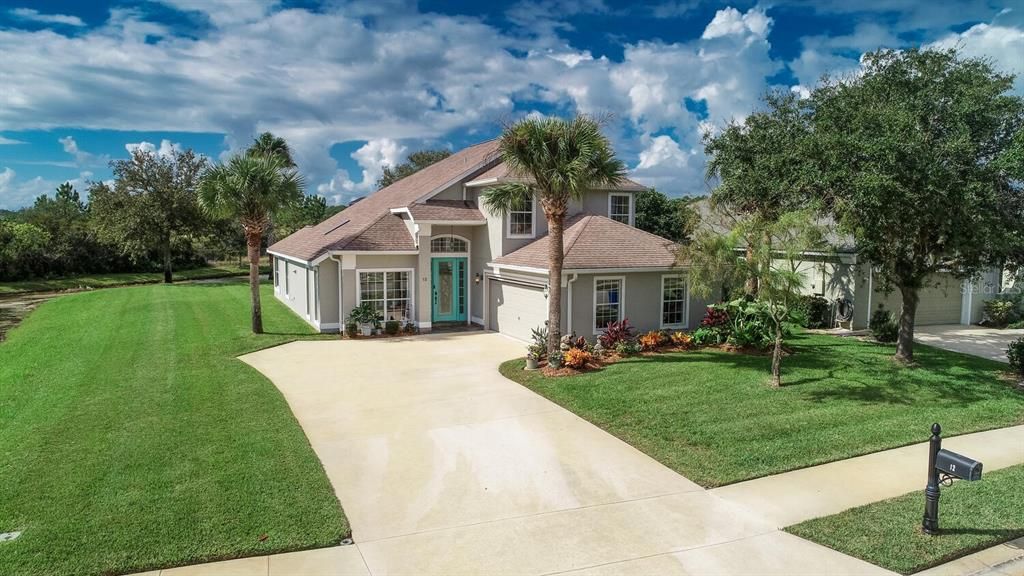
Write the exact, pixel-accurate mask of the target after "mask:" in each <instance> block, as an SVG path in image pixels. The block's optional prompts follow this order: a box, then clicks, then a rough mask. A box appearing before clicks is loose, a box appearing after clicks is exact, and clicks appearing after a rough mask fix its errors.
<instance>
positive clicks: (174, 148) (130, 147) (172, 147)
mask: <svg viewBox="0 0 1024 576" xmlns="http://www.w3.org/2000/svg"><path fill="white" fill-rule="evenodd" d="M124 149H125V150H127V151H128V153H129V154H134V153H135V151H136V150H141V151H143V152H149V153H150V154H153V153H155V154H156V155H157V156H160V157H167V156H170V155H171V154H173V153H174V152H180V151H181V144H179V143H177V142H171V141H170V140H168V139H166V138H164V139H163V140H161V141H160V146H159V147H158V146H157V145H156V144H153V143H152V142H146V141H145V140H143V141H142V142H129V143H128V144H125V145H124Z"/></svg>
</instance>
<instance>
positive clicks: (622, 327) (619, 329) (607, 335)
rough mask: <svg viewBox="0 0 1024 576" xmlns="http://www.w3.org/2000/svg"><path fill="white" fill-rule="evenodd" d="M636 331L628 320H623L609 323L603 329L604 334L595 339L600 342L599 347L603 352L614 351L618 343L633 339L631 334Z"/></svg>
mask: <svg viewBox="0 0 1024 576" xmlns="http://www.w3.org/2000/svg"><path fill="white" fill-rule="evenodd" d="M635 332H636V330H635V329H634V328H633V326H632V325H631V324H630V323H629V318H624V319H622V320H619V321H617V322H611V323H609V324H608V326H607V327H605V329H604V332H603V333H602V334H601V335H600V336H598V337H597V339H598V341H600V342H601V346H603V347H604V349H605V350H613V349H615V345H616V344H618V343H619V342H625V341H628V340H632V339H633V334H634V333H635Z"/></svg>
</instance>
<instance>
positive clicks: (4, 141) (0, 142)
mask: <svg viewBox="0 0 1024 576" xmlns="http://www.w3.org/2000/svg"><path fill="white" fill-rule="evenodd" d="M12 144H24V142H22V141H21V140H14V139H13V138H4V137H3V136H0V146H10V145H12Z"/></svg>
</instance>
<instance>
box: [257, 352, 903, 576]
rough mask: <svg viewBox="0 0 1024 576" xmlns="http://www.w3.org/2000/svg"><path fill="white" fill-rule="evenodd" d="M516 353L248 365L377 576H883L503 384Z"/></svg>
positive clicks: (309, 358)
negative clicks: (292, 426)
mask: <svg viewBox="0 0 1024 576" xmlns="http://www.w3.org/2000/svg"><path fill="white" fill-rule="evenodd" d="M522 354H523V345H522V343H519V342H515V341H512V340H509V339H507V338H505V337H504V336H500V335H498V334H494V333H465V334H440V335H431V336H423V337H416V338H409V339H388V340H364V341H339V340H335V341H320V342H295V343H292V344H287V345H284V346H279V347H276V348H271V349H268V350H263V351H261V352H257V353H254V354H250V355H247V356H245V357H243V358H242V359H243V360H244V361H245V362H247V363H249V364H251V365H252V366H254V367H255V368H257V369H258V370H260V371H261V372H263V373H264V374H266V375H267V376H268V377H269V378H270V379H271V380H272V381H273V382H274V383H275V384H276V385H277V386H278V388H279V389H280V390H281V392H282V393H283V394H284V396H285V398H286V399H287V400H288V403H289V404H290V405H291V407H292V410H293V411H294V413H295V415H296V417H297V418H298V420H299V422H300V423H301V424H302V427H303V429H304V430H305V431H306V434H307V436H308V437H309V440H310V443H311V444H312V446H313V448H314V450H316V452H317V454H318V455H319V456H320V459H321V461H322V462H323V465H324V468H325V470H326V471H327V474H328V476H329V477H330V479H331V482H332V483H333V485H334V488H335V491H336V492H337V494H338V497H339V499H340V500H341V503H342V505H343V507H344V508H345V512H346V514H347V515H348V517H349V519H350V521H351V524H352V530H353V537H354V539H355V541H356V548H357V549H358V551H359V553H360V555H361V557H362V560H363V561H364V562H365V566H366V568H367V571H368V572H369V573H370V574H374V575H378V574H480V573H486V574H552V573H561V572H570V571H577V570H579V571H581V573H588V574H624V573H634V574H652V573H658V574H727V573H728V574H743V573H750V574H755V573H756V574H823V573H829V574H888V573H887V572H885V571H883V570H881V569H879V568H877V567H875V566H872V565H870V564H867V563H865V562H861V561H859V560H855V559H853V558H850V557H848V556H844V555H842V554H839V553H837V552H834V551H832V550H829V549H827V548H824V547H821V546H818V545H816V544H812V543H810V542H807V541H805V540H802V539H800V538H797V537H795V536H792V535H789V534H785V533H782V532H779V531H778V530H777V529H776V527H775V525H774V524H772V523H771V522H769V521H766V520H764V519H762V518H761V517H759V516H758V515H757V514H754V513H752V512H750V511H748V510H747V509H745V508H743V507H741V506H740V505H737V504H733V503H730V502H727V501H726V500H724V499H722V498H719V497H717V496H715V495H713V494H711V493H709V492H707V491H705V490H703V489H702V488H700V487H699V486H697V485H696V484H694V483H693V482H690V481H689V480H687V479H686V478H684V477H682V476H680V475H679V474H676V473H675V472H673V471H672V470H669V469H668V468H666V467H664V466H662V465H661V464H659V463H658V462H656V461H654V460H653V459H651V458H649V457H648V456H646V455H644V454H642V453H641V452H639V451H637V450H636V449H634V448H633V447H631V446H629V445H628V444H625V443H624V442H622V441H620V440H618V439H616V438H614V437H613V436H611V435H609V434H607V433H605V432H604V431H602V430H600V429H599V428H597V427H595V426H593V425H591V424H590V423H588V422H586V421H584V420H582V419H580V418H579V417H577V416H575V415H574V414H572V413H570V412H568V411H566V410H564V409H562V408H561V407H559V406H557V405H555V404H553V403H551V402H549V401H547V400H546V399H544V398H541V397H540V396H538V395H536V394H534V393H533V392H530V391H529V390H526V389H525V388H523V387H521V386H519V385H518V384H515V383H514V382H511V381H509V380H507V379H505V378H503V377H502V376H501V375H500V374H498V372H497V370H496V367H497V366H498V364H499V363H500V362H501V361H503V360H506V359H508V358H511V357H515V356H521V355H522ZM272 564H273V563H272ZM271 572H273V570H271Z"/></svg>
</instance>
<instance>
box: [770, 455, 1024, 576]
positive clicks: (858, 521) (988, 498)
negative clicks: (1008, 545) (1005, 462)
mask: <svg viewBox="0 0 1024 576" xmlns="http://www.w3.org/2000/svg"><path fill="white" fill-rule="evenodd" d="M1021 486H1024V465H1020V466H1013V467H1011V468H1006V469H1004V470H999V471H997V472H991V473H986V474H985V475H984V476H983V477H982V479H981V481H980V482H956V483H955V484H953V486H950V487H948V488H942V496H941V498H940V499H939V530H940V533H939V534H937V535H935V536H929V535H927V534H925V533H924V532H922V531H921V515H922V514H923V512H924V493H923V491H920V492H914V493H911V494H906V495H904V496H900V497H899V498H893V499H891V500H885V501H884V502H876V503H874V504H868V505H867V506H861V507H859V508H853V509H850V510H847V511H845V512H841V513H839V514H836V515H834V516H826V517H825V518H816V519H814V520H808V521H807V522H803V523H800V524H797V525H795V526H790V527H789V528H786V531H787V532H792V533H793V534H796V535H797V536H800V537H802V538H807V539H808V540H813V541H814V542H817V543H819V544H822V545H824V546H828V547H829V548H834V549H836V550H839V551H840V552H843V553H845V554H849V555H851V556H856V557H857V558H861V559H864V560H867V561H868V562H871V563H873V564H877V565H879V566H882V567H883V568H888V569H889V570H894V571H896V572H901V573H903V574H910V573H912V572H917V571H919V570H923V569H925V568H928V567H930V566H935V565H936V564H941V563H943V562H948V561H950V560H952V559H954V558H959V557H960V556H964V555H966V554H970V553H971V552H975V551H977V550H982V549H984V548H988V547H989V546H995V545H996V544H999V543H1002V542H1007V541H1009V540H1013V539H1014V538H1017V537H1019V536H1024V496H1022V495H1021Z"/></svg>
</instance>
